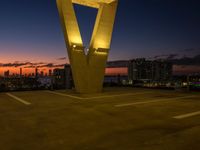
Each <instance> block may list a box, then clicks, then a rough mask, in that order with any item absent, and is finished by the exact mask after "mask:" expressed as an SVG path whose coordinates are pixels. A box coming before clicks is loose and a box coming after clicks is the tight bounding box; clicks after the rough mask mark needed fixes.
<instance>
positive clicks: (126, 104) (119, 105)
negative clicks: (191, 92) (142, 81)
mask: <svg viewBox="0 0 200 150" xmlns="http://www.w3.org/2000/svg"><path fill="white" fill-rule="evenodd" d="M192 97H195V96H183V97H172V98H165V99H158V100H149V101H142V102H134V103H125V104H118V105H115V107H125V106H133V105H140V104H148V103H156V102H164V101H169V100H177V99H183V98H192Z"/></svg>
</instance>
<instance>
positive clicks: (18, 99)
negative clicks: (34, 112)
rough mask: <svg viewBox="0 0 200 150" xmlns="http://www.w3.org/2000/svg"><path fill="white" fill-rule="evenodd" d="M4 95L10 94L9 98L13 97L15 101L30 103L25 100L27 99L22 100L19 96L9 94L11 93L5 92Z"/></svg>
mask: <svg viewBox="0 0 200 150" xmlns="http://www.w3.org/2000/svg"><path fill="white" fill-rule="evenodd" d="M6 95H8V96H10V97H11V98H13V99H15V100H17V101H19V102H21V103H23V104H25V105H31V103H30V102H27V101H25V100H23V99H21V98H19V97H17V96H15V95H13V94H11V93H6Z"/></svg>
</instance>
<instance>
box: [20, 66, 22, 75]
mask: <svg viewBox="0 0 200 150" xmlns="http://www.w3.org/2000/svg"><path fill="white" fill-rule="evenodd" d="M20 77H22V68H20Z"/></svg>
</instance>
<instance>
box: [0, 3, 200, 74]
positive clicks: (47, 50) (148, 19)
mask: <svg viewBox="0 0 200 150" xmlns="http://www.w3.org/2000/svg"><path fill="white" fill-rule="evenodd" d="M10 2H11V1H9V2H8V1H2V2H0V18H1V25H0V33H1V34H0V52H1V55H0V74H2V73H1V72H4V71H5V70H8V69H9V70H15V69H17V70H18V68H19V67H24V66H25V67H26V63H27V64H29V66H31V65H33V64H38V65H39V66H42V65H43V66H44V67H43V69H45V67H52V66H57V65H58V66H59V65H63V64H66V63H69V61H68V56H67V52H66V48H65V44H64V39H63V35H62V30H61V26H60V22H59V17H58V12H57V8H56V5H55V3H56V2H55V1H47V0H43V1H39V0H36V1H23V0H19V1H17V2H16V1H12V3H10ZM8 10H9V11H8ZM75 10H76V12H77V14H78V15H77V18H78V21H79V26H80V28H81V31H82V33H81V34H82V36H83V41H84V43H85V45H86V46H87V45H89V39H90V36H91V32H92V29H93V25H94V20H95V17H96V13H97V10H95V9H91V8H84V7H82V6H79V5H75ZM199 11H200V9H199V2H198V1H196V0H192V1H191V0H190V1H189V0H184V1H179V0H168V1H165V2H164V1H159V0H148V1H147V0H142V1H128V0H121V1H119V8H118V13H117V16H116V23H115V27H114V33H113V40H112V44H111V51H110V55H109V60H110V61H111V60H129V59H133V58H141V57H145V58H151V59H152V58H153V59H156V58H163V57H164V58H168V57H171V59H182V60H184V57H191V59H193V58H194V59H196V57H198V56H199V54H200V44H199V43H200V41H199V40H200V29H199V25H200V16H199V14H200V13H199ZM13 13H14V16H13ZM80 14H81V15H80ZM11 18H12V19H11ZM119 18H120V19H119ZM180 62H181V61H179V63H177V64H176V63H175V66H174V70H175V72H183V73H184V72H185V73H188V72H189V73H195V72H200V63H199V62H198V63H192V64H188V63H187V62H186V63H185V62H184V63H183V61H182V63H180ZM194 62H195V61H194ZM23 63H24V64H25V65H24V66H18V67H17V68H16V64H23ZM9 64H10V66H9ZM45 65H46V66H45ZM47 69H48V68H47Z"/></svg>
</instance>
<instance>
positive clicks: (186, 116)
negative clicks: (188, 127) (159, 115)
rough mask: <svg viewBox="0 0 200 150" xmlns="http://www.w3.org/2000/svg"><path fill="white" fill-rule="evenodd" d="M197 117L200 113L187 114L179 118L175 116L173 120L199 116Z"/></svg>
mask: <svg viewBox="0 0 200 150" xmlns="http://www.w3.org/2000/svg"><path fill="white" fill-rule="evenodd" d="M197 115H200V111H196V112H192V113H187V114H183V115H179V116H174V117H173V118H175V119H184V118H188V117H193V116H197Z"/></svg>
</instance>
